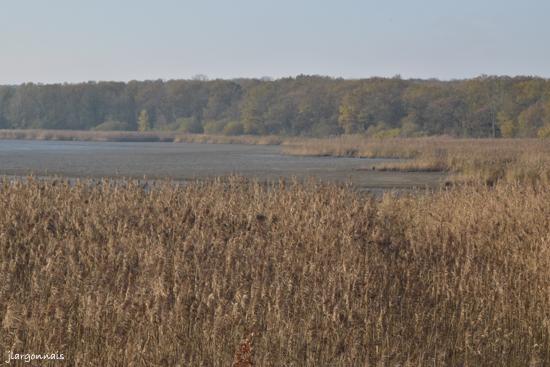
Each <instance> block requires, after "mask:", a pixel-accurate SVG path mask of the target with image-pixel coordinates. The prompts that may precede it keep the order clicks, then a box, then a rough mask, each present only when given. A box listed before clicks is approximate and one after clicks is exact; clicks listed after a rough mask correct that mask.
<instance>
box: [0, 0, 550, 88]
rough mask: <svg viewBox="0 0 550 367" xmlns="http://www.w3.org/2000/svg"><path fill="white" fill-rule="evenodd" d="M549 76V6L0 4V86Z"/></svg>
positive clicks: (256, 1)
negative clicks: (243, 79) (195, 78)
mask: <svg viewBox="0 0 550 367" xmlns="http://www.w3.org/2000/svg"><path fill="white" fill-rule="evenodd" d="M302 73H303V74H321V75H330V76H338V77H339V76H341V77H345V78H360V77H370V76H393V75H395V74H401V75H402V77H404V78H416V77H418V78H430V77H436V78H441V79H452V78H464V77H473V76H477V75H480V74H491V75H502V74H506V75H538V76H543V77H550V0H517V1H509V0H485V1H484V0H477V1H473V0H461V1H458V0H456V1H450V0H424V1H421V0H416V1H412V0H410V1H405V0H380V1H370V0H363V1H359V0H338V1H336V0H335V1H323V0H316V1H313V0H302V1H300V0H293V1H292V0H277V1H264V0H231V1H229V0H226V1H214V0H202V1H198V0H197V1H184V0H181V1H176V0H154V1H153V0H150V1H141V0H133V1H129V0H118V1H117V0H86V1H84V0H82V1H80V0H49V1H46V0H6V1H2V3H1V4H0V84H18V83H22V82H27V81H32V82H42V83H51V82H79V81H88V80H124V81H126V80H131V79H138V80H142V79H158V78H163V79H177V78H190V77H192V76H193V75H195V74H206V75H208V76H209V77H210V78H234V77H262V76H272V77H282V76H291V75H292V76H294V75H297V74H302Z"/></svg>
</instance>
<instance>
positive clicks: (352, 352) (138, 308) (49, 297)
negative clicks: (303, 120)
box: [0, 178, 550, 366]
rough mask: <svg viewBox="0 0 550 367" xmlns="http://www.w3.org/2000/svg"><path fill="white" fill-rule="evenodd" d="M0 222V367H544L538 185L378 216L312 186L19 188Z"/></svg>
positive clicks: (8, 196) (543, 254) (543, 239)
mask: <svg viewBox="0 0 550 367" xmlns="http://www.w3.org/2000/svg"><path fill="white" fill-rule="evenodd" d="M0 206H1V207H2V210H1V211H0V269H1V271H0V322H1V328H2V329H1V332H0V352H5V351H8V350H11V351H14V352H34V353H39V352H54V351H60V352H63V353H64V354H65V356H66V360H67V361H69V363H70V364H72V365H77V366H119V365H120V366H121V365H130V366H132V365H133V366H145V365H159V366H160V365H163V366H177V365H180V366H200V365H203V366H230V365H231V364H232V363H233V365H236V366H237V365H250V363H249V362H253V363H254V365H258V366H283V365H284V366H385V365H391V366H397V365H401V366H428V365H430V366H440V365H445V366H495V365H497V366H499V365H507V366H527V365H530V366H545V365H549V364H550V232H549V230H548V229H549V228H550V187H548V186H547V185H523V186H520V185H517V184H497V185H496V186H494V187H492V188H491V187H487V186H485V185H466V186H463V187H459V188H455V189H452V190H449V191H441V192H439V193H435V194H433V195H420V196H418V195H417V196H399V197H398V196H392V195H391V194H386V195H385V196H383V198H381V199H379V200H375V199H373V198H371V197H370V196H366V195H362V194H359V193H356V192H354V191H353V190H352V189H351V188H349V187H344V186H333V185H319V184H316V183H313V182H310V183H309V184H298V183H292V182H279V183H277V184H271V185H260V184H256V183H253V182H249V181H246V180H244V179H241V178H230V179H228V180H216V181H212V182H202V183H201V182H196V183H192V184H189V185H187V186H185V187H181V186H179V187H177V186H173V185H170V184H168V183H165V184H159V185H156V186H154V187H152V188H149V189H147V190H144V189H143V187H142V186H140V184H139V183H137V182H123V183H121V182H118V183H114V182H110V181H104V182H103V183H99V184H93V183H90V182H82V183H77V184H74V183H73V184H68V183H65V182H62V181H57V182H55V181H53V182H52V181H45V182H40V181H35V180H32V179H31V180H29V181H27V182H22V181H16V182H13V181H4V182H3V183H2V184H1V185H0ZM251 333H254V334H253V336H251V337H250V338H249V339H246V338H247V337H248V336H249V335H250V334H251ZM239 345H240V347H238V346H239ZM237 347H238V349H236V348H237ZM252 350H253V353H252ZM251 359H253V361H251ZM239 363H240V364H239Z"/></svg>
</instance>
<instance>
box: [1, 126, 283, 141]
mask: <svg viewBox="0 0 550 367" xmlns="http://www.w3.org/2000/svg"><path fill="white" fill-rule="evenodd" d="M2 139H4V140H5V139H12V140H68V141H100V142H101V141H111V142H174V143H211V144H259V145H279V144H281V143H282V138H281V137H277V136H273V135H265V136H253V135H240V136H227V135H206V134H186V133H181V132H174V131H172V132H170V131H144V132H138V131H86V130H34V129H25V130H2V129H0V140H2Z"/></svg>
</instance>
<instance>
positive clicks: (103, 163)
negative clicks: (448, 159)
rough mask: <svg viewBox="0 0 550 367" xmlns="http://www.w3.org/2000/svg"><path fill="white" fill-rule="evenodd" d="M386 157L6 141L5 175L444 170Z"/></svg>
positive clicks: (409, 179)
mask: <svg viewBox="0 0 550 367" xmlns="http://www.w3.org/2000/svg"><path fill="white" fill-rule="evenodd" d="M383 161H387V160H383V159H365V158H335V157H299V156H290V155H283V154H281V149H280V147H278V146H265V145H239V144H194V143H158V142H154V143H138V142H129V143H122V142H67V141H30V140H0V174H2V175H15V176H23V175H29V174H33V175H36V176H48V175H59V176H66V177H94V178H96V177H132V178H143V177H146V178H149V179H160V178H170V179H174V180H189V179H196V178H207V177H214V176H224V175H229V174H238V175H243V176H247V177H254V178H258V179H261V180H264V179H267V180H272V179H278V178H280V177H283V178H290V177H297V178H299V179H303V178H307V177H315V178H317V179H320V180H328V181H337V182H351V183H353V184H354V185H356V186H357V187H359V188H367V189H368V188H408V187H415V186H416V187H425V186H430V187H434V186H437V185H438V184H439V183H440V182H441V180H442V175H441V174H439V173H418V172H415V173H399V172H379V171H373V170H370V169H369V168H371V167H372V165H373V164H374V163H380V162H383Z"/></svg>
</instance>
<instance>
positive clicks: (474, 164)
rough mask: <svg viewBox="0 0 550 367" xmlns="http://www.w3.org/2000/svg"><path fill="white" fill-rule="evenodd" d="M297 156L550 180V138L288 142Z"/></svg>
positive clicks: (481, 178)
mask: <svg viewBox="0 0 550 367" xmlns="http://www.w3.org/2000/svg"><path fill="white" fill-rule="evenodd" d="M283 151H284V152H285V153H287V154H294V155H330V156H352V157H367V158H406V159H407V160H404V161H398V162H390V163H387V162H386V163H384V164H381V165H378V166H377V167H376V168H377V169H380V170H395V171H446V172H449V173H450V174H451V175H452V178H453V179H454V180H455V181H461V182H464V181H468V182H472V181H475V182H482V183H486V184H494V183H496V182H497V181H499V180H505V181H509V182H512V181H521V182H529V183H533V182H536V181H540V182H543V183H546V184H550V140H541V139H453V138H448V137H429V138H395V139H367V138H364V137H361V136H359V135H351V136H341V137H336V138H330V139H309V140H302V141H293V142H285V143H284V147H283Z"/></svg>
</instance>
